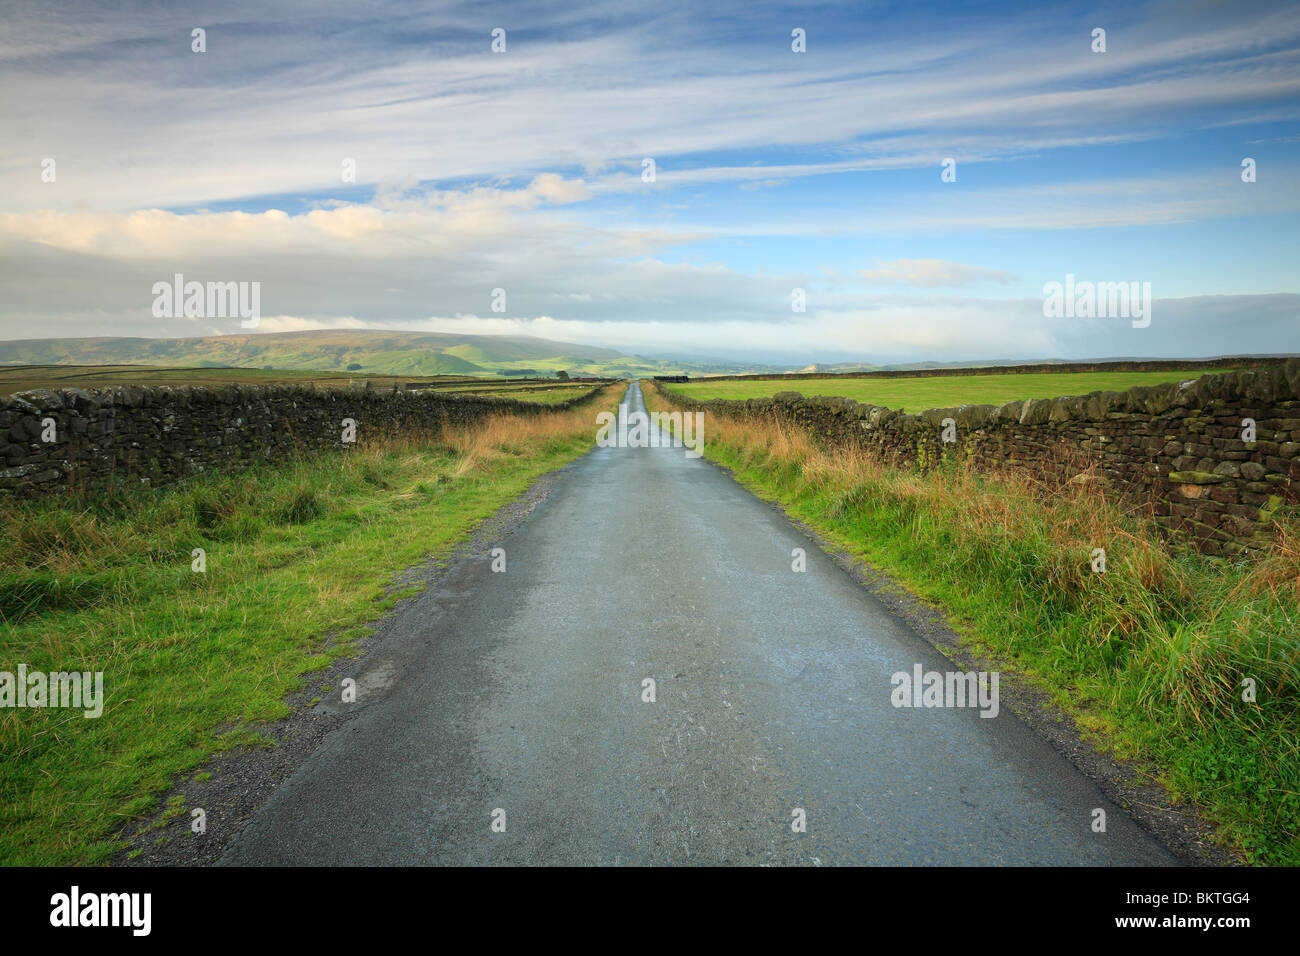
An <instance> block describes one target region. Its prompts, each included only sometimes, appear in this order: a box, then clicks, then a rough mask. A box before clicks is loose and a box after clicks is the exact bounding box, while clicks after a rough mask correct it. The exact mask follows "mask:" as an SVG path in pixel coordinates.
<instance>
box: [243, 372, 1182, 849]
mask: <svg viewBox="0 0 1300 956" xmlns="http://www.w3.org/2000/svg"><path fill="white" fill-rule="evenodd" d="M625 402H626V403H627V405H628V408H629V410H631V411H644V409H645V406H644V402H643V399H642V396H641V392H640V389H639V387H638V386H637V385H636V384H633V385H632V386H631V387H630V388H629V390H628V393H627V394H626V396H625ZM706 437H707V436H706ZM504 548H505V551H506V570H505V572H504V573H497V572H493V571H492V569H491V563H492V562H491V558H490V557H489V556H488V555H486V554H484V555H475V556H472V557H468V558H466V559H464V560H461V561H459V562H458V563H457V564H455V565H453V566H452V567H451V568H449V569H448V570H447V572H446V573H445V574H444V575H443V576H442V577H441V578H440V579H439V582H438V584H437V585H436V586H435V587H432V588H430V589H429V590H426V591H425V592H423V593H422V594H420V595H419V596H417V597H416V598H415V599H413V600H412V601H409V602H404V603H403V604H402V605H400V606H399V608H398V609H396V610H395V611H394V612H392V613H393V614H395V615H397V619H396V620H395V621H393V622H392V625H393V627H392V629H391V632H390V634H389V636H388V637H387V638H385V645H384V651H385V659H386V661H387V663H386V665H385V667H384V669H383V674H382V675H381V677H382V679H380V680H377V681H374V682H371V684H367V682H366V681H364V680H363V681H360V682H359V684H360V693H359V697H358V701H357V703H356V704H353V705H350V706H351V707H353V708H354V712H353V713H352V715H351V716H350V717H349V718H348V719H347V720H345V721H344V722H343V723H342V724H340V726H339V727H338V728H337V729H336V730H334V731H333V732H332V733H331V734H330V735H329V736H328V737H326V739H325V741H324V743H323V744H322V745H321V746H320V747H319V748H318V749H317V750H316V751H315V753H314V754H313V755H312V756H311V757H310V758H309V759H308V760H307V761H306V762H305V763H304V764H303V765H302V766H301V767H300V768H299V769H298V770H297V772H296V773H295V774H294V775H293V776H292V777H291V778H290V779H289V780H288V781H287V782H286V783H285V784H284V785H283V786H281V787H280V788H279V789H277V790H276V791H275V792H274V793H273V794H272V796H271V797H270V798H269V800H268V801H267V802H266V803H265V804H264V805H263V806H262V808H261V809H260V810H259V811H258V812H257V813H256V814H255V815H254V816H253V817H252V819H251V820H250V821H249V822H248V824H247V825H246V827H245V828H244V830H243V831H242V833H241V834H240V835H239V836H238V837H236V838H235V839H234V840H233V841H232V843H231V844H230V845H229V846H228V847H227V849H226V852H225V854H224V856H223V857H222V858H221V861H220V862H221V863H222V864H226V865H231V864H234V865H298V864H323V865H365V864H375V865H395V864H397V865H400V864H471V865H473V864H538V865H544V864H576V865H617V864H631V865H660V864H704V865H708V864H741V865H746V864H753V865H817V864H824V865H832V864H866V865H877V864H900V865H946V864H990V865H997V864H1011V865H1024V864H1028V865H1038V864H1079V865H1151V864H1174V863H1176V862H1177V861H1176V860H1175V859H1174V857H1173V856H1171V854H1170V853H1169V852H1168V851H1167V850H1166V849H1165V848H1164V847H1163V846H1162V845H1161V844H1160V843H1159V842H1158V841H1156V840H1155V839H1154V838H1153V837H1151V836H1150V835H1148V834H1147V833H1146V832H1145V831H1144V830H1142V829H1141V828H1140V827H1138V826H1137V825H1136V824H1135V823H1134V822H1133V821H1132V820H1131V818H1130V817H1129V816H1128V815H1127V814H1126V813H1125V812H1124V811H1123V810H1122V809H1120V808H1119V807H1118V806H1116V805H1114V804H1113V803H1112V802H1111V801H1110V800H1108V799H1107V798H1106V797H1105V796H1104V795H1103V794H1102V792H1101V791H1100V790H1099V789H1098V787H1097V786H1096V785H1095V784H1094V783H1093V782H1092V781H1091V780H1089V779H1088V778H1087V777H1085V776H1084V775H1083V774H1082V773H1080V772H1079V771H1078V770H1077V769H1076V768H1075V767H1074V766H1073V765H1072V764H1071V763H1070V762H1069V761H1068V760H1066V759H1065V758H1064V757H1062V756H1061V755H1060V754H1058V753H1057V752H1056V751H1055V750H1054V749H1053V748H1052V747H1051V746H1050V745H1049V744H1048V743H1047V742H1046V741H1045V740H1044V739H1043V738H1042V737H1040V736H1039V735H1038V734H1036V733H1035V732H1034V731H1033V730H1031V729H1030V728H1029V727H1028V726H1027V725H1026V724H1025V723H1024V722H1022V721H1021V720H1020V719H1019V718H1018V717H1016V716H1015V714H1013V713H1011V712H1010V711H1009V710H1008V709H1007V708H1005V707H1004V708H1001V709H1000V711H999V713H998V715H997V716H996V717H993V718H988V717H981V716H980V710H979V709H978V708H973V707H953V708H913V707H895V706H894V705H893V703H892V702H891V697H892V695H893V691H894V685H893V683H892V682H891V676H892V675H894V674H895V673H897V672H907V673H909V674H910V673H912V672H913V671H914V668H915V666H916V665H917V664H920V665H921V666H922V668H923V669H924V670H925V671H939V672H950V671H954V670H963V668H959V667H958V666H957V665H955V664H953V663H951V662H950V661H948V660H946V659H945V658H944V657H943V656H942V655H941V654H939V653H938V652H937V651H936V650H935V649H934V648H933V647H932V646H931V645H930V644H929V643H927V642H926V641H925V640H924V639H923V638H922V637H921V636H919V635H918V634H917V633H915V632H914V631H913V630H912V629H911V628H910V627H909V626H908V625H907V624H906V623H904V622H903V621H902V620H901V619H900V618H899V617H897V616H895V615H894V614H893V613H892V612H890V611H889V610H888V609H887V608H886V607H885V606H884V605H883V604H881V603H880V601H879V600H878V599H877V598H876V597H874V596H873V595H872V594H871V593H870V592H869V591H868V590H866V589H865V588H864V587H863V586H862V585H860V584H859V583H858V582H856V581H855V580H854V579H853V578H852V577H851V576H850V575H849V574H848V573H847V572H846V571H844V570H843V569H842V568H841V567H840V566H839V565H837V564H836V563H835V562H834V561H833V560H832V559H831V558H830V557H829V556H828V555H826V554H825V553H824V552H823V551H821V550H820V549H819V548H818V547H817V546H816V545H815V544H814V543H813V542H812V541H810V540H809V539H808V537H807V536H806V535H805V534H804V533H802V532H801V531H799V530H798V529H797V528H796V527H794V525H792V524H791V523H790V522H789V520H788V519H787V518H785V517H784V516H783V515H782V514H781V513H780V512H779V511H778V510H777V509H775V508H774V507H772V506H771V505H769V504H766V503H764V502H762V501H760V500H759V499H757V498H755V497H754V496H753V495H752V494H750V493H749V492H748V491H746V490H745V489H744V488H742V487H741V486H740V485H738V484H736V482H735V481H733V480H732V479H731V478H730V477H729V476H728V475H727V474H725V473H724V472H723V471H721V470H719V469H718V468H717V467H716V466H714V465H712V464H710V463H709V462H707V461H705V460H702V459H692V458H688V457H687V456H686V455H685V454H684V450H683V449H682V448H680V447H678V448H672V447H649V448H626V447H621V448H619V447H611V448H600V447H597V448H594V449H593V450H592V451H591V452H589V453H588V454H586V455H585V456H584V457H582V458H580V459H579V460H577V461H576V462H574V463H573V464H571V465H570V466H568V468H566V469H565V470H564V472H563V473H562V474H561V475H560V477H559V479H558V481H557V483H556V485H555V486H554V488H553V490H552V491H551V493H550V494H549V496H547V497H546V498H545V499H544V500H543V501H542V502H541V503H540V504H539V505H538V506H537V508H536V509H535V510H534V511H533V512H532V514H531V515H530V516H529V517H528V518H527V519H526V520H525V521H524V523H523V524H521V525H520V526H519V527H518V528H517V529H516V530H515V531H514V532H513V533H512V534H510V535H509V537H508V538H506V540H505V542H504ZM795 548H802V549H804V550H805V552H806V554H807V558H806V560H807V569H806V571H805V572H803V573H799V572H795V571H793V570H792V552H793V551H794V549H795ZM647 679H648V680H653V681H654V700H653V702H650V701H647V700H645V699H644V697H646V696H647V695H646V693H645V689H646V687H647V686H648V685H646V684H645V683H644V682H645V681H646V680H647ZM345 706H349V705H345ZM1098 809H1100V810H1104V811H1105V813H1106V831H1105V832H1104V833H1098V832H1094V830H1093V821H1094V819H1095V811H1096V810H1098ZM800 811H802V818H803V820H804V821H806V826H805V828H804V829H803V832H798V829H799V828H798V826H797V822H798V820H799V819H800V816H799V813H800ZM494 823H495V824H496V826H495V827H494ZM502 824H504V828H502Z"/></svg>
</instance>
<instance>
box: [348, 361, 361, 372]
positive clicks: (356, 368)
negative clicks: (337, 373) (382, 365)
mask: <svg viewBox="0 0 1300 956" xmlns="http://www.w3.org/2000/svg"><path fill="white" fill-rule="evenodd" d="M348 371H349V372H359V371H361V363H360V362H353V363H352V364H351V365H349V366H348Z"/></svg>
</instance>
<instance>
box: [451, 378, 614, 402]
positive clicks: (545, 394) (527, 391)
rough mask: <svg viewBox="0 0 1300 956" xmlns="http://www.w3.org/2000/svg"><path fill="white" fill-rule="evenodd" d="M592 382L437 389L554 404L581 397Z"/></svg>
mask: <svg viewBox="0 0 1300 956" xmlns="http://www.w3.org/2000/svg"><path fill="white" fill-rule="evenodd" d="M592 387H593V386H592V385H591V384H586V385H565V386H557V385H516V384H514V383H509V384H501V385H496V384H493V385H484V386H479V385H448V386H440V387H438V388H437V389H435V390H436V391H438V392H454V393H455V394H457V395H495V396H499V397H501V398H514V399H517V400H519V401H521V402H538V403H541V404H544V405H554V404H557V403H559V402H567V401H568V400H570V399H573V398H581V397H582V396H583V395H586V394H587V393H588V392H590V391H591V389H592Z"/></svg>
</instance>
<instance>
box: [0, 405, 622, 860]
mask: <svg viewBox="0 0 1300 956" xmlns="http://www.w3.org/2000/svg"><path fill="white" fill-rule="evenodd" d="M611 397H612V396H611ZM602 400H603V399H597V401H602ZM592 414H593V412H592V411H591V409H582V410H575V411H574V412H569V413H563V414H560V415H555V416H546V417H545V418H538V419H535V418H533V417H532V416H529V417H528V418H527V419H523V418H505V419H503V420H502V424H499V425H497V426H493V427H491V428H483V427H480V428H478V429H475V430H474V431H472V432H464V433H452V434H449V435H448V436H445V441H439V442H434V443H428V444H418V443H412V444H410V445H407V446H404V447H399V446H393V447H387V448H366V449H357V450H355V451H353V452H348V453H333V454H328V455H321V456H319V457H314V458H309V459H306V460H303V461H300V462H297V463H294V464H292V465H286V466H284V467H279V468H260V469H255V470H250V471H247V472H241V473H234V474H224V475H208V476H204V477H200V478H196V479H193V480H191V481H188V482H186V483H184V484H182V485H178V486H174V487H172V488H168V489H156V490H144V491H139V492H137V493H134V494H133V495H132V496H131V497H130V498H129V499H119V498H99V499H89V500H84V501H42V502H34V503H14V502H6V503H5V508H4V510H3V512H0V525H3V528H0V531H3V535H0V647H3V655H2V656H0V669H3V670H8V671H11V672H13V671H16V669H17V665H18V664H19V663H25V664H26V665H27V666H28V668H29V669H31V670H41V671H46V672H52V671H62V670H69V671H70V670H74V669H75V670H81V671H102V672H103V673H104V692H105V696H106V705H105V707H104V712H103V715H102V716H101V717H99V718H98V719H86V718H84V717H83V716H82V714H81V712H80V711H71V710H61V709H53V708H49V709H36V710H33V709H21V710H20V709H17V708H4V709H3V710H0V755H2V756H0V863H4V864H10V865H14V864H42V865H43V864H68V863H103V862H105V861H107V860H108V859H109V858H110V856H111V854H112V852H113V850H114V834H115V833H116V832H117V831H118V829H119V828H120V827H121V826H122V824H124V823H125V822H126V821H128V820H132V819H138V818H140V817H143V816H146V815H148V814H150V813H153V812H156V810H157V808H158V803H157V796H158V794H160V793H161V792H164V791H165V790H167V789H168V788H169V787H170V786H172V784H173V783H174V781H176V780H177V779H179V778H180V777H181V776H183V775H188V774H193V773H194V771H196V770H197V769H199V768H200V767H201V766H202V765H203V763H204V762H205V761H206V760H207V758H208V756H209V755H210V754H212V753H214V752H216V751H219V750H222V749H224V748H227V747H231V746H240V745H247V744H258V743H263V744H264V743H265V741H264V740H263V739H262V738H261V736H260V731H259V727H260V726H261V725H262V723H263V722H265V721H270V720H275V719H277V718H281V717H284V716H285V715H286V714H287V712H288V705H287V704H286V703H285V695H286V694H287V693H289V692H291V691H295V690H299V689H306V688H308V687H309V686H312V685H313V684H315V683H319V680H318V679H317V680H315V681H313V680H312V679H311V678H310V677H309V676H307V675H309V674H310V673H311V672H313V671H317V670H319V669H321V668H323V667H325V666H327V665H328V664H329V663H330V662H331V661H333V660H335V659H336V658H337V657H338V656H339V655H347V654H351V653H353V652H354V649H355V643H356V640H357V638H358V637H359V636H361V635H362V634H363V633H365V631H366V628H365V623H366V622H367V621H370V620H373V619H375V618H376V617H377V616H379V615H380V614H382V613H383V611H385V610H386V609H387V608H389V607H391V606H392V604H393V603H394V602H395V601H396V600H397V599H398V597H399V596H400V595H399V594H396V593H393V594H390V593H388V592H387V588H388V585H389V584H390V583H391V582H392V580H393V576H394V574H395V573H396V572H399V571H401V570H403V569H405V568H407V567H409V566H410V565H412V564H416V563H418V562H420V561H422V560H424V559H425V558H426V557H427V556H428V555H430V554H435V555H436V554H438V553H441V552H445V551H446V550H447V549H448V548H450V547H451V546H452V545H453V544H454V543H455V542H457V541H458V540H461V539H463V538H464V537H465V535H466V534H467V533H468V531H469V530H470V529H472V528H473V527H474V526H475V525H476V524H477V523H478V522H479V521H480V520H481V519H483V518H484V517H486V516H487V515H490V514H492V513H493V512H494V511H495V510H496V509H497V508H499V507H500V506H501V505H503V504H505V503H506V502H508V501H509V500H511V499H512V498H514V497H515V496H517V495H518V494H519V493H520V492H522V491H523V490H524V489H525V488H526V487H527V486H528V485H529V484H530V483H531V482H532V481H533V480H534V479H535V478H537V477H538V476H539V475H541V474H543V473H544V472H546V471H549V470H551V469H554V468H556V467H559V466H560V465H563V464H565V463H566V462H568V461H570V460H572V459H574V458H576V457H577V456H578V455H580V454H581V453H583V452H584V451H585V450H586V449H587V448H589V447H590V445H591V443H592V440H593V435H594V431H593V428H592V425H591V420H592ZM195 548H203V549H205V550H206V552H207V572H206V573H204V574H199V573H195V572H194V571H192V570H191V552H192V550H193V549H195ZM403 593H408V592H403ZM313 689H314V688H313Z"/></svg>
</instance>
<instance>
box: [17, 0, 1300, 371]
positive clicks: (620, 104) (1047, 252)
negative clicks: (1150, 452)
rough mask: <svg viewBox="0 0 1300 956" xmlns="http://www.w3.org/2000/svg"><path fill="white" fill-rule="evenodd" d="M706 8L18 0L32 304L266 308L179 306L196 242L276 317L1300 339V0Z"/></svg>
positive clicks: (955, 351) (721, 340)
mask: <svg viewBox="0 0 1300 956" xmlns="http://www.w3.org/2000/svg"><path fill="white" fill-rule="evenodd" d="M702 6H703V5H698V4H690V3H686V4H674V3H666V4H654V5H651V6H649V7H646V6H644V5H634V4H627V3H597V4H594V5H588V6H584V7H583V8H582V9H570V8H569V7H568V6H567V5H560V4H547V3H524V4H481V3H473V4H468V3H462V4H417V3H391V4H385V5H382V7H376V6H367V5H358V4H353V3H350V2H348V3H344V2H337V0H320V2H314V3H248V4H240V3H234V4H229V5H225V6H223V7H222V9H221V10H220V11H214V10H213V9H212V8H209V7H206V6H202V5H195V6H193V7H189V8H187V5H186V4H184V3H181V4H176V5H168V6H167V7H165V8H159V6H158V5H155V4H117V5H115V6H114V8H113V9H112V10H107V9H101V8H99V7H97V6H95V5H79V4H76V3H74V4H70V5H66V6H61V7H60V8H59V9H58V10H56V11H53V12H51V11H49V10H47V9H46V8H45V7H43V6H38V5H35V4H31V5H25V4H21V3H20V4H17V5H15V6H14V7H13V12H12V13H11V14H9V13H7V15H6V19H7V21H8V23H7V26H8V27H9V29H8V32H7V33H6V34H5V35H4V36H3V37H0V128H2V129H4V130H5V131H6V135H5V136H4V137H0V303H2V304H0V337H4V338H19V337H57V336H68V335H143V336H173V335H203V334H221V333H225V332H231V333H236V332H239V331H240V329H239V328H238V322H237V321H235V322H229V321H221V320H213V319H162V320H160V319H157V318H154V317H153V315H152V313H151V310H150V304H151V302H152V296H151V295H150V292H149V290H150V288H151V285H152V283H153V282H154V281H157V280H159V279H164V278H170V276H171V275H172V274H174V273H175V272H183V273H185V275H186V276H187V278H193V279H198V280H200V281H204V280H216V281H232V280H234V281H241V280H247V281H259V282H261V284H262V303H263V321H262V323H261V326H260V329H261V330H262V331H284V330H290V329H306V328H333V327H358V328H366V327H370V328H410V329H434V330H439V331H465V332H475V333H509V334H533V335H544V336H548V337H554V338H561V339H565V340H569V341H580V342H587V343H591V344H600V345H610V346H614V347H617V348H624V349H627V350H631V351H643V352H656V351H658V352H671V353H684V352H694V353H700V354H712V355H721V356H735V357H745V358H759V359H765V360H769V361H775V362H781V363H788V364H791V365H794V366H799V365H803V364H806V363H809V362H827V361H839V360H855V361H863V360H865V361H916V360H927V359H932V360H937V361H959V360H970V359H981V358H984V359H987V358H1023V359H1032V358H1045V357H1064V358H1084V357H1105V356H1115V355H1153V356H1171V357H1174V356H1191V355H1210V354H1223V353H1232V352H1300V321H1298V319H1300V278H1297V276H1300V270H1298V269H1297V268H1296V267H1295V263H1296V261H1297V253H1298V252H1300V243H1298V242H1297V238H1298V232H1297V214H1300V188H1298V187H1297V181H1298V180H1297V175H1296V174H1297V172H1300V156H1298V155H1297V154H1298V152H1300V12H1297V9H1296V8H1295V6H1294V5H1293V4H1281V3H1275V4H1263V3H1258V4H1256V3H1233V4H1220V3H1209V2H1201V3H1198V2H1191V3H1154V4H1140V3H1139V4H1132V3H1125V4H1104V5H1097V6H1093V7H1086V6H1080V5H1077V4H1036V5H1032V6H1021V5H1011V4H941V5H927V4H892V3H875V4H873V3H865V4H864V3H854V4H845V5H837V4H804V3H784V4H781V3H765V2H748V3H742V4H735V5H728V4H717V5H713V4H710V5H708V6H707V9H696V8H697V7H702ZM359 7H360V8H361V9H358V8H359ZM194 27H202V28H203V29H204V30H206V45H207V49H206V51H205V52H203V53H195V52H193V51H192V49H191V30H192V29H193V28H194ZM497 27H500V28H503V29H504V30H505V31H506V50H505V52H502V53H494V52H492V50H491V42H492V39H491V32H492V30H493V29H494V28H497ZM796 28H799V29H802V30H803V31H805V35H806V51H805V52H802V53H796V52H794V51H793V50H792V49H791V31H792V30H794V29H796ZM1096 28H1101V29H1104V30H1105V31H1106V36H1105V40H1106V50H1105V52H1094V50H1093V49H1092V46H1093V44H1094V40H1093V30H1094V29H1096ZM647 157H649V158H653V159H654V161H655V164H656V178H655V181H654V182H652V183H647V182H644V181H643V180H642V176H641V170H642V161H643V159H645V158H647ZM1246 157H1250V158H1253V159H1254V160H1255V162H1256V170H1257V179H1256V181H1255V182H1252V183H1245V182H1243V181H1242V178H1241V162H1242V160H1243V158H1246ZM47 158H53V159H54V160H55V161H56V163H57V177H56V179H55V181H54V182H44V181H42V179H41V170H42V162H43V160H45V159H47ZM947 158H952V159H954V160H955V162H956V173H957V176H956V181H955V182H943V181H941V177H940V172H941V164H942V163H943V161H944V160H945V159H947ZM345 159H351V160H354V161H355V166H356V181H355V182H344V181H343V180H342V177H341V174H340V168H341V164H342V162H343V161H344V160H345ZM1067 273H1069V274H1073V275H1075V276H1076V277H1078V279H1080V280H1088V281H1095V282H1120V281H1137V282H1149V283H1150V284H1151V288H1152V294H1153V298H1154V300H1155V304H1154V306H1153V310H1152V322H1151V324H1150V326H1149V327H1146V328H1142V329H1137V328H1132V327H1131V326H1130V324H1129V323H1128V322H1125V321H1122V320H1117V319H1114V318H1111V319H1049V318H1046V317H1044V315H1043V314H1042V302H1043V287H1044V284H1045V283H1047V282H1050V281H1061V280H1063V279H1064V277H1065V275H1066V274H1067ZM495 288H504V289H506V290H507V293H508V299H507V308H506V310H505V312H503V313H494V312H493V311H492V310H491V306H490V301H491V294H492V290H493V289H495ZM795 288H800V289H803V290H805V291H806V295H807V307H806V311H805V312H802V313H796V312H793V311H792V310H791V307H790V301H791V291H792V290H793V289H795Z"/></svg>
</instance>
